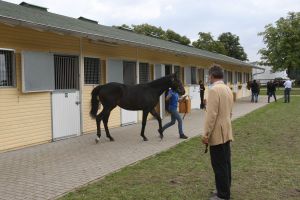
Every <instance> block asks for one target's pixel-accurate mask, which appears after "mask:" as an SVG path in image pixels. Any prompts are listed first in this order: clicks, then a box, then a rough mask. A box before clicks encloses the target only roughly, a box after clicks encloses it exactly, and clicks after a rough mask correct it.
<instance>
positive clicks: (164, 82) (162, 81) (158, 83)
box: [147, 75, 172, 86]
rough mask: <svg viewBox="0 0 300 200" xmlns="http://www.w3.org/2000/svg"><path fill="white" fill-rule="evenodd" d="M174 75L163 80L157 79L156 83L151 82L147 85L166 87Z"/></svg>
mask: <svg viewBox="0 0 300 200" xmlns="http://www.w3.org/2000/svg"><path fill="white" fill-rule="evenodd" d="M171 76H172V75H167V76H164V77H162V78H159V79H156V80H154V81H151V82H149V83H147V84H148V85H149V86H158V85H164V84H166V82H167V81H169V80H170V78H171Z"/></svg>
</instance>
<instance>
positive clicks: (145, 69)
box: [139, 63, 150, 83]
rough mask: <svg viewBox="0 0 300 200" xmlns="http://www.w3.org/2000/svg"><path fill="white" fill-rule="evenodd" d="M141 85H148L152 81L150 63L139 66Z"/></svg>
mask: <svg viewBox="0 0 300 200" xmlns="http://www.w3.org/2000/svg"><path fill="white" fill-rule="evenodd" d="M139 67H140V68H139V77H140V83H148V82H149V80H150V68H149V64H148V63H140V64H139Z"/></svg>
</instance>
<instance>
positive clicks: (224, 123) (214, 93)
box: [204, 81, 233, 146]
mask: <svg viewBox="0 0 300 200" xmlns="http://www.w3.org/2000/svg"><path fill="white" fill-rule="evenodd" d="M232 107H233V94H232V91H231V90H230V88H229V87H228V86H227V85H225V84H224V82H223V81H218V82H215V83H214V85H213V86H212V88H211V89H210V90H209V91H208V99H207V107H206V109H207V113H206V117H205V125H204V136H206V137H207V138H208V144H209V145H210V146H214V145H219V144H224V143H226V142H228V141H229V140H231V141H232V140H233V136H232V127H231V115H232Z"/></svg>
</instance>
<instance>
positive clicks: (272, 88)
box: [267, 81, 277, 103]
mask: <svg viewBox="0 0 300 200" xmlns="http://www.w3.org/2000/svg"><path fill="white" fill-rule="evenodd" d="M275 92H276V85H275V83H274V82H273V81H270V82H268V83H267V95H268V103H270V98H271V97H272V96H274V99H275V102H277V99H276V94H275Z"/></svg>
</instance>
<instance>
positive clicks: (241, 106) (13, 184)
mask: <svg viewBox="0 0 300 200" xmlns="http://www.w3.org/2000/svg"><path fill="white" fill-rule="evenodd" d="M260 101H261V102H259V103H257V104H253V103H249V99H243V100H239V101H238V102H237V103H236V104H235V107H234V110H233V117H234V118H237V117H240V116H243V115H245V114H247V113H249V112H251V111H253V110H255V109H257V108H259V107H262V106H264V105H266V104H265V103H262V102H266V99H265V97H261V99H260ZM203 118H204V111H199V110H197V111H193V112H192V114H189V115H187V116H186V118H185V120H184V131H185V133H186V135H188V136H189V137H194V136H197V135H199V134H200V133H202V131H203V125H202V124H203ZM168 120H169V118H166V119H165V120H164V123H166V121H168ZM140 128H141V125H140V124H137V125H132V126H127V127H122V128H115V129H112V130H111V134H112V136H113V137H114V138H115V140H116V141H115V142H109V141H108V140H107V139H106V138H105V137H102V138H101V142H100V143H98V144H95V142H94V139H95V135H94V134H90V135H85V136H81V137H76V138H72V139H67V140H62V141H58V142H54V143H49V144H43V145H38V146H34V147H29V148H25V149H21V150H17V151H12V152H7V153H2V154H0V199H3V200H4V199H5V200H7V199H12V200H19V199H22V200H25V199H30V200H33V199H34V200H35V199H54V198H56V197H58V196H60V195H62V194H64V193H66V192H68V191H70V190H72V189H74V188H76V187H79V186H82V185H84V184H87V183H89V182H90V181H93V180H95V179H97V178H100V177H103V176H105V175H107V174H109V173H111V172H114V171H116V170H118V169H120V168H122V167H124V166H126V165H129V164H132V163H134V162H136V161H139V160H141V159H144V158H146V157H149V156H151V155H154V154H156V153H158V152H160V151H164V150H167V149H169V148H170V147H172V146H174V145H176V144H178V143H179V142H181V141H182V140H179V139H178V134H177V127H171V128H170V129H168V130H167V131H166V132H165V138H164V140H162V141H161V140H160V139H159V137H158V133H157V131H156V130H157V128H158V125H157V122H156V121H152V120H151V121H149V122H148V124H147V127H146V136H147V137H148V139H149V141H148V142H143V141H142V138H141V137H140V136H139V132H140Z"/></svg>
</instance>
